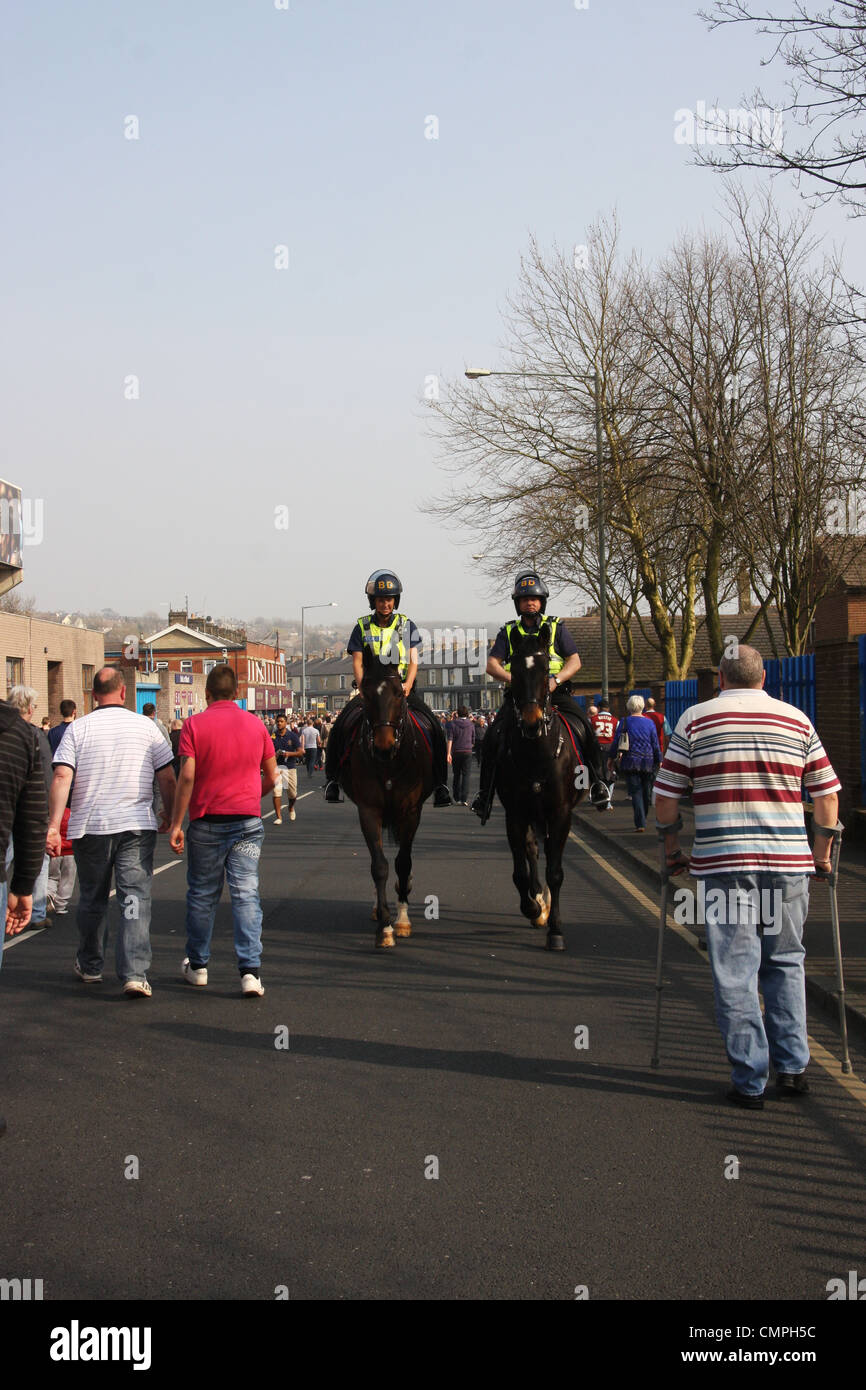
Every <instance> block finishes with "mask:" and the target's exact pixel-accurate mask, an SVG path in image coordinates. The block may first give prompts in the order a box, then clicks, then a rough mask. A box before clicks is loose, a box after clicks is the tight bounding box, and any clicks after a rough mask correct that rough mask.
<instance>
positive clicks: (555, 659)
mask: <svg viewBox="0 0 866 1390" xmlns="http://www.w3.org/2000/svg"><path fill="white" fill-rule="evenodd" d="M545 623H547V624H548V626H549V627H550V651H549V652H548V669H549V671H550V674H551V675H552V676H555V675H556V674H557V673H558V672H559V671H561V670H562V668H563V666H564V665H565V662H564V661H563V659H562V657H561V656H560V655H559V652H557V651H555V650H554V643H555V642H556V630H557V628H558V627H559V618H547V617H544V618H542V620H541V623H540V624H539V625H538V627H537V628H534V629H533V630H532V632H527V631H526V628H525V627H524V626H523V622H522V621H521V620H519V619H518V620H517V621H516V622H510V623H506V624H505V640H506V642H507V643H508V652H507V660H505V661H503V663H502V665H503V666H504V667H505V669H506V671H510V670H511V658H512V655H513V647H512V633H514V632H515V630H516V631H517V632H519V633H520V636H521V637H537V636H538V634H539V632H540V631H541V628H542V627H543V626H544V624H545Z"/></svg>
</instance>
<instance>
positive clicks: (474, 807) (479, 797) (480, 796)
mask: <svg viewBox="0 0 866 1390" xmlns="http://www.w3.org/2000/svg"><path fill="white" fill-rule="evenodd" d="M469 809H470V811H474V812H475V814H476V816H478V818H479V820H480V821H481V824H482V825H486V824H487V822H488V821H489V819H490V808H489V806H488V805H487V798H486V796H485V795H484V793H483V792H476V793H475V796H474V798H473V800H472V802H471V803H470V806H469Z"/></svg>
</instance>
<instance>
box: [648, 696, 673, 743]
mask: <svg viewBox="0 0 866 1390" xmlns="http://www.w3.org/2000/svg"><path fill="white" fill-rule="evenodd" d="M643 717H644V719H651V720H652V722H653V723H654V724H655V726H656V733H657V734H658V736H659V748H660V749H661V750H662V757H664V755H665V748H666V747H667V740H666V738H665V724H667V720H666V719H665V717H664V715H663V714H659V712H658V710H657V709H656V702H655V700H653V699H652V698H651V697H650V699H648V700H647V702H646V706H645V708H644V712H643ZM668 733H670V729H668Z"/></svg>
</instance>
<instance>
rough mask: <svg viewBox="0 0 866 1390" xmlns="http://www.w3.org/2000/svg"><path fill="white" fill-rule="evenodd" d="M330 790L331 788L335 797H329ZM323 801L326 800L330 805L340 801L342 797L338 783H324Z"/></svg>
mask: <svg viewBox="0 0 866 1390" xmlns="http://www.w3.org/2000/svg"><path fill="white" fill-rule="evenodd" d="M332 788H333V791H334V792H336V795H335V796H332V795H331V790H332ZM325 800H326V801H327V802H330V803H331V804H333V803H335V802H338V801H342V797H341V796H340V784H339V782H326V783H325Z"/></svg>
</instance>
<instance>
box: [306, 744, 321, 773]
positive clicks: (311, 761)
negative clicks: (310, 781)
mask: <svg viewBox="0 0 866 1390" xmlns="http://www.w3.org/2000/svg"><path fill="white" fill-rule="evenodd" d="M318 756H319V750H318V748H308V749H307V750H306V752H305V753H304V762H305V763H306V764H307V776H308V777H312V775H313V769H314V768H315V766H316V759H317V758H318Z"/></svg>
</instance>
